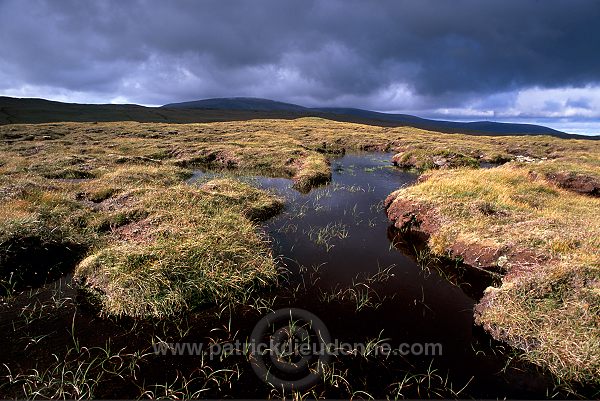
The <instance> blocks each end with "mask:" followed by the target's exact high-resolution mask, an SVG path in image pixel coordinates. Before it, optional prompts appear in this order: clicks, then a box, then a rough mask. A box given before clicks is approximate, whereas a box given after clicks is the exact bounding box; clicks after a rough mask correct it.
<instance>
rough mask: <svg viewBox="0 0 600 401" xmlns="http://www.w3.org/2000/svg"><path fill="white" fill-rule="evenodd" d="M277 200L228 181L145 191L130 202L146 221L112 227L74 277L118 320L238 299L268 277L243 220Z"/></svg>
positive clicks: (262, 252)
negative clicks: (144, 212)
mask: <svg viewBox="0 0 600 401" xmlns="http://www.w3.org/2000/svg"><path fill="white" fill-rule="evenodd" d="M240 200H242V201H240ZM277 203H278V202H277V200H272V199H270V197H269V196H268V195H266V194H265V193H259V191H258V190H257V189H255V188H252V187H250V186H249V185H247V184H243V183H240V182H236V181H233V180H217V181H215V182H208V183H206V184H205V185H204V186H203V188H202V189H198V188H194V187H191V186H187V185H179V186H174V187H169V188H156V189H149V190H148V191H147V192H146V193H144V194H143V195H142V196H140V198H139V199H138V200H137V201H136V202H135V203H134V204H133V205H132V207H134V208H138V209H143V210H145V211H146V217H144V218H143V219H142V220H139V221H134V222H131V223H129V224H126V225H124V226H121V227H118V228H117V229H115V230H113V232H112V233H111V234H110V236H109V239H108V244H106V245H102V246H100V247H99V248H98V249H96V250H94V251H93V252H92V253H91V254H90V255H89V256H88V257H87V258H86V259H85V260H83V261H82V262H81V263H80V265H79V266H78V267H77V269H76V277H77V278H79V279H81V280H82V281H83V282H84V283H85V285H86V287H88V288H89V289H90V290H91V291H92V292H93V293H94V295H95V298H98V299H99V300H100V302H101V304H102V310H103V312H104V313H106V314H110V315H118V316H120V315H127V316H133V317H149V316H153V317H159V318H161V317H167V316H170V315H173V314H177V313H180V312H182V311H185V310H189V309H193V308H194V307H197V306H200V305H204V304H211V303H219V302H223V301H224V300H233V301H234V300H235V299H236V298H239V297H246V296H248V293H249V292H250V291H251V289H252V288H253V287H255V286H260V285H265V284H267V283H269V282H270V281H272V279H273V278H274V277H275V275H276V269H275V263H274V261H273V258H272V255H271V251H270V247H269V245H268V243H267V241H266V240H265V238H264V237H263V236H262V235H261V234H260V233H259V231H258V230H257V227H256V226H255V224H254V223H252V221H251V220H250V219H249V218H248V217H246V216H257V215H259V214H261V213H264V212H265V209H266V205H270V206H271V207H273V205H276V204H277Z"/></svg>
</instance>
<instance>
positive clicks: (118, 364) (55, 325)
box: [0, 153, 570, 398]
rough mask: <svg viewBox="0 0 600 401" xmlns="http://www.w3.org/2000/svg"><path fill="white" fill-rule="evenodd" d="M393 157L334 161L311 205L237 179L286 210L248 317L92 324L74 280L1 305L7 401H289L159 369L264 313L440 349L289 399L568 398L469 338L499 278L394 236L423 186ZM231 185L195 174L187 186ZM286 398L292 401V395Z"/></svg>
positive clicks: (242, 367)
mask: <svg viewBox="0 0 600 401" xmlns="http://www.w3.org/2000/svg"><path fill="white" fill-rule="evenodd" d="M392 156H393V154H385V153H360V154H346V155H344V156H342V157H337V158H332V159H331V169H332V177H331V182H330V183H329V184H327V185H323V186H320V187H318V188H314V189H313V190H311V191H309V192H308V193H301V192H299V191H297V190H296V189H294V182H293V181H292V180H290V179H285V178H269V177H260V176H258V177H250V176H246V177H244V176H237V177H236V178H238V179H240V180H242V181H245V182H248V183H250V184H252V185H255V186H257V187H259V188H261V189H265V190H267V191H272V192H273V193H275V194H276V195H277V196H279V197H282V198H283V199H284V200H285V207H284V209H283V211H282V212H281V213H280V214H279V215H277V216H275V217H272V218H271V219H269V220H267V221H266V222H264V223H262V227H263V230H264V232H265V238H266V239H268V240H269V241H270V243H271V246H272V249H273V252H274V255H275V257H276V260H277V265H278V267H279V269H280V276H281V278H280V279H279V281H280V282H279V283H278V285H273V286H272V287H270V288H268V289H266V290H264V291H263V292H261V293H260V296H253V297H252V298H251V299H248V300H247V302H245V303H243V304H239V303H238V304H232V303H223V304H221V305H218V306H214V307H206V308H203V309H200V310H196V311H194V312H192V313H188V314H185V315H181V316H175V317H173V318H170V319H165V320H135V319H131V318H126V317H122V318H116V317H110V316H100V315H99V314H98V310H97V309H96V307H95V306H94V305H93V303H89V302H88V301H87V300H86V299H85V298H84V297H82V296H81V295H82V294H81V293H80V292H78V290H77V287H76V285H75V283H73V281H72V278H71V275H66V276H64V277H62V278H61V279H60V280H58V281H54V282H51V283H48V284H46V285H44V286H42V287H40V288H32V289H29V290H26V291H24V292H21V293H19V294H16V295H15V296H13V297H10V298H6V299H5V300H4V301H3V303H2V305H1V309H0V310H1V314H0V316H1V317H0V319H1V320H0V328H1V330H0V336H1V338H0V341H1V342H2V343H3V344H6V345H5V346H3V347H2V349H1V350H0V360H2V361H3V363H4V365H3V366H2V368H1V369H3V372H2V374H1V375H0V376H2V382H1V383H0V395H1V396H3V397H19V398H20V397H25V396H33V395H36V396H38V397H60V398H85V397H95V398H124V397H125V398H127V397H131V398H137V397H142V398H145V397H152V398H154V397H168V398H180V397H203V398H204V397H219V398H222V397H244V398H262V397H269V396H271V397H279V396H283V395H286V394H284V393H282V392H281V391H280V390H278V389H276V388H272V387H270V386H268V385H266V384H264V383H263V382H262V381H261V380H259V379H258V377H257V376H256V375H255V374H254V372H253V371H252V369H251V367H250V363H249V362H248V358H247V357H246V356H239V355H238V356H236V355H229V356H227V355H225V356H223V355H221V356H220V358H215V359H213V360H210V359H209V358H208V356H207V355H205V356H204V357H202V356H198V355H187V356H181V355H179V356H178V355H169V354H168V353H167V355H157V354H155V352H154V350H155V349H156V348H155V347H156V345H157V344H168V343H202V344H204V345H206V346H209V345H211V344H213V345H214V344H224V343H228V342H233V341H235V340H240V341H242V342H243V341H245V340H247V339H248V337H249V336H250V333H251V331H252V329H253V327H254V325H255V324H256V323H257V322H258V320H259V319H260V318H261V317H262V316H264V315H265V314H267V313H268V312H269V311H271V310H276V309H280V308H285V307H294V308H302V309H305V310H308V311H310V312H312V313H314V314H315V315H317V316H318V317H319V318H320V319H321V320H322V321H323V322H324V324H325V325H326V326H327V328H328V330H329V332H330V334H331V337H332V338H333V339H336V340H338V341H340V342H348V343H369V344H371V345H372V346H374V347H376V346H377V345H378V344H381V343H383V342H386V343H389V344H391V345H392V346H398V345H399V344H401V343H411V344H412V343H439V344H441V346H442V352H441V355H435V356H423V355H408V356H399V355H390V356H388V357H384V356H381V355H373V354H367V355H365V354H363V355H361V354H357V355H338V356H334V357H333V359H332V360H331V361H330V364H329V365H328V367H327V369H326V371H325V374H324V375H323V378H322V380H321V381H320V382H319V383H318V384H317V385H316V386H315V387H314V388H312V389H308V390H306V391H304V392H303V393H299V394H295V395H293V396H294V397H300V398H302V397H330V398H333V397H350V396H355V397H369V396H372V397H376V398H385V397H391V398H396V397H410V398H426V397H461V398H467V397H477V398H500V397H509V398H547V397H552V396H559V397H568V396H569V395H570V393H566V392H562V390H560V388H558V387H557V386H556V383H555V382H554V380H553V379H552V377H551V376H550V375H549V374H547V373H545V372H543V371H542V370H541V369H540V368H538V367H536V366H534V365H531V364H526V363H523V362H522V361H521V360H520V359H519V358H516V356H517V354H516V353H515V351H512V350H511V349H510V348H509V347H507V346H505V345H502V344H501V343H499V342H496V341H494V340H492V339H491V337H490V336H489V335H488V334H487V333H485V332H484V331H483V330H482V329H481V328H479V327H476V326H474V323H473V307H474V305H475V303H477V301H478V300H479V298H480V297H481V295H482V293H483V290H484V289H485V287H487V286H488V285H491V284H492V283H493V281H494V276H493V275H490V274H485V273H482V272H479V271H473V270H470V269H469V268H467V267H463V266H461V265H460V264H459V263H458V262H453V261H449V260H446V259H440V258H437V257H434V256H432V255H431V254H429V252H428V250H427V248H426V247H425V246H424V244H423V242H422V239H419V238H411V236H410V235H408V234H406V233H401V232H399V231H398V230H397V229H395V228H393V227H392V226H391V224H390V222H389V220H388V218H387V216H386V214H385V211H384V207H383V200H384V199H385V198H386V196H387V195H388V194H390V193H391V192H392V191H394V190H396V189H397V188H399V187H402V186H408V185H411V184H413V183H414V182H415V181H416V179H417V175H416V174H414V173H411V172H407V171H403V170H400V169H397V168H394V167H393V166H391V163H390V160H391V158H392ZM213 175H217V176H222V175H228V173H222V172H219V173H212V172H210V171H209V172H197V173H196V174H195V175H194V176H193V177H192V178H191V179H190V180H189V183H190V184H191V185H202V183H204V182H206V181H208V180H210V179H211V178H214V177H213ZM287 396H291V395H290V394H287Z"/></svg>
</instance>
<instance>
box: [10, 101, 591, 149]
mask: <svg viewBox="0 0 600 401" xmlns="http://www.w3.org/2000/svg"><path fill="white" fill-rule="evenodd" d="M301 117H320V118H325V119H330V120H334V121H342V122H354V123H360V124H369V125H377V126H388V127H400V126H409V127H415V128H421V129H426V130H431V131H439V132H447V133H455V132H456V133H465V134H472V135H492V136H493V135H552V136H555V137H560V138H576V139H600V136H594V137H591V136H585V135H571V134H567V133H565V132H561V131H557V130H554V129H552V128H548V127H544V126H541V125H533V124H513V123H499V122H492V121H476V122H456V121H442V120H430V119H425V118H420V117H416V116H412V115H408V114H388V113H379V112H375V111H369V110H362V109H355V108H335V107H325V108H308V107H303V106H300V105H297V104H291V103H285V102H278V101H275V100H270V99H261V98H251V97H232V98H212V99H203V100H196V101H190V102H182V103H170V104H166V105H164V106H161V107H145V106H139V105H135V104H119V105H115V104H77V103H62V102H55V101H49V100H44V99H31V98H25V99H20V98H13V97H1V96H0V124H17V123H33V124H35V123H46V122H61V121H73V122H94V121H99V122H110V121H138V122H157V123H194V122H215V121H242V120H251V119H259V118H260V119H263V118H274V119H296V118H301Z"/></svg>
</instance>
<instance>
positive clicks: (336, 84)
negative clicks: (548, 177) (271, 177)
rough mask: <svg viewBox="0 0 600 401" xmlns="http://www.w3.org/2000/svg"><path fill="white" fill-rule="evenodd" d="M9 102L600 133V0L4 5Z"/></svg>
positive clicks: (0, 2)
mask: <svg viewBox="0 0 600 401" xmlns="http://www.w3.org/2000/svg"><path fill="white" fill-rule="evenodd" d="M0 95H6V96H17V97H42V98H47V99H53V100H61V101H68V102H87V103H138V104H146V105H162V104H165V103H171V102H178V101H186V100H196V99H202V98H209V97H231V96H255V97H265V98H270V99H275V100H281V101H288V102H292V103H298V104H301V105H305V106H349V107H360V108H365V109H370V110H377V111H385V112H400V113H410V114H416V115H419V116H423V117H433V118H444V119H461V120H483V119H488V120H498V121H526V122H540V123H543V124H545V125H548V126H551V127H555V128H559V129H563V130H567V131H569V132H574V133H595V134H600V1H595V0H589V1H578V0H565V1H553V0H545V1H542V0H540V1H526V0H515V1H510V0H508V1H507V0H498V1H479V0H476V1H475V0H473V1H460V0H458V1H457V0H453V1H435V2H434V1H427V0H415V1H366V0H364V1H342V0H339V1H337V0H318V1H316V0H315V1H311V0H301V1H300V0H297V1H285V0H272V1H262V0H252V1H250V0H247V1H242V0H240V1H224V0H215V1H191V0H190V1H158V0H157V1H144V0H137V1H134V0H128V1H117V0H115V1H101V0H98V1H82V0H48V1H43V0H28V1H24V0H0Z"/></svg>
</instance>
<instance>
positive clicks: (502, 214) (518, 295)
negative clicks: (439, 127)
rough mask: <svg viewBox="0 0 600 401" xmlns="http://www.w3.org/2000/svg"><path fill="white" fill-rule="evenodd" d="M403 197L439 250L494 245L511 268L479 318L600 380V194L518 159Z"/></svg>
mask: <svg viewBox="0 0 600 401" xmlns="http://www.w3.org/2000/svg"><path fill="white" fill-rule="evenodd" d="M394 196H395V197H396V200H395V202H403V201H411V202H415V203H418V204H420V205H422V208H424V210H428V211H429V212H428V213H429V214H430V215H432V216H433V219H435V221H436V223H437V224H436V225H435V228H434V229H431V230H430V234H431V235H430V237H429V245H430V248H431V249H432V251H433V252H434V253H435V254H438V255H447V254H448V253H449V252H450V253H452V254H454V255H455V256H462V255H464V254H468V253H469V252H470V251H472V250H473V249H476V250H477V249H483V248H485V249H492V250H493V252H492V253H491V254H493V255H495V258H497V264H498V266H501V267H502V268H503V269H504V271H505V273H506V274H505V276H504V278H503V281H502V285H501V286H500V288H490V289H488V291H487V292H486V294H485V296H484V298H483V299H482V301H481V302H480V304H479V305H478V307H477V313H476V319H477V322H478V323H479V324H481V325H483V326H484V327H485V328H486V329H487V330H488V331H489V332H491V333H492V334H493V335H494V336H495V337H497V338H499V339H501V340H504V341H507V342H509V343H511V344H513V345H514V346H516V347H518V348H521V349H523V350H524V351H526V352H525V356H524V357H525V358H526V359H528V360H530V361H532V362H534V363H537V364H539V365H541V366H544V367H546V368H548V369H550V370H551V371H552V372H553V373H554V374H556V375H557V376H558V377H559V378H561V379H564V380H567V381H570V380H576V381H583V382H597V381H598V378H599V377H600V321H599V320H598V316H599V312H600V199H597V198H593V197H590V196H585V195H580V194H577V193H574V192H571V191H567V190H563V189H560V188H557V187H556V186H554V185H553V184H552V183H550V182H548V181H547V180H545V179H544V178H542V177H536V176H532V175H531V174H530V172H529V169H528V168H524V167H522V166H516V165H508V166H504V167H499V168H495V169H488V170H469V169H466V170H465V169H461V170H446V171H442V170H439V171H436V172H433V173H430V174H429V175H428V178H427V180H425V181H424V182H421V183H419V184H417V185H415V186H412V187H409V188H405V189H401V190H399V191H397V192H396V193H395V194H394ZM456 244H461V245H460V247H457V246H456ZM457 250H458V251H457ZM461 252H462V255H461Z"/></svg>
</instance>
